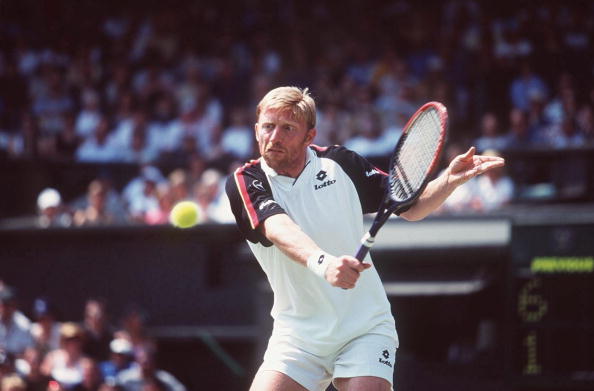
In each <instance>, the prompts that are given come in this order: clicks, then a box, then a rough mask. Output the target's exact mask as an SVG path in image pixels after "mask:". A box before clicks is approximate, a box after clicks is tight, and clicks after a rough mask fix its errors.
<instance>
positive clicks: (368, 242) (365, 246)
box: [355, 232, 375, 262]
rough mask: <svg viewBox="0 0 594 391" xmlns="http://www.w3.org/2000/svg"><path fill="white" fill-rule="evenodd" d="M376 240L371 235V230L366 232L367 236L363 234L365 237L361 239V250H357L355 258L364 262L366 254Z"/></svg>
mask: <svg viewBox="0 0 594 391" xmlns="http://www.w3.org/2000/svg"><path fill="white" fill-rule="evenodd" d="M374 242H375V237H374V236H371V234H369V232H368V233H366V234H365V236H363V239H362V240H361V246H359V250H358V251H357V254H356V255H355V258H357V259H358V260H359V261H360V262H363V260H364V259H365V256H367V253H368V252H369V249H370V248H371V246H373V243H374Z"/></svg>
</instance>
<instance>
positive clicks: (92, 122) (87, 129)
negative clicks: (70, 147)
mask: <svg viewBox="0 0 594 391" xmlns="http://www.w3.org/2000/svg"><path fill="white" fill-rule="evenodd" d="M82 102H83V109H82V110H81V111H80V113H79V114H78V116H77V117H76V124H75V128H76V134H78V135H79V136H82V137H85V138H88V137H90V136H92V134H93V132H94V131H95V129H96V128H97V125H99V122H100V121H101V117H102V116H101V112H100V111H99V97H98V96H97V93H96V92H94V91H85V92H84V93H83V94H82Z"/></svg>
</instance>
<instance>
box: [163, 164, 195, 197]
mask: <svg viewBox="0 0 594 391" xmlns="http://www.w3.org/2000/svg"><path fill="white" fill-rule="evenodd" d="M168 179H169V186H170V188H171V194H172V197H173V202H174V203H177V202H179V201H183V200H185V199H188V198H190V186H191V184H190V181H189V178H188V173H187V171H186V170H184V169H181V168H178V169H176V170H173V171H172V172H171V173H170V174H169V176H168Z"/></svg>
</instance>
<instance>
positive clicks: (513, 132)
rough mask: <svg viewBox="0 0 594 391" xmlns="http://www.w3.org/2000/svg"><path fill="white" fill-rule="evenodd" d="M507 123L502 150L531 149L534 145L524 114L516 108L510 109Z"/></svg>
mask: <svg viewBox="0 0 594 391" xmlns="http://www.w3.org/2000/svg"><path fill="white" fill-rule="evenodd" d="M509 123H510V128H509V131H508V132H507V133H506V134H505V135H504V140H505V141H504V149H522V148H531V147H532V146H533V145H534V144H533V139H532V134H531V130H530V127H529V126H528V118H527V117H526V113H525V112H523V111H522V110H520V109H517V108H513V109H511V111H510V113H509Z"/></svg>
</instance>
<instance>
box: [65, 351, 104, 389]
mask: <svg viewBox="0 0 594 391" xmlns="http://www.w3.org/2000/svg"><path fill="white" fill-rule="evenodd" d="M101 384H103V377H102V376H101V371H100V370H99V365H98V364H97V361H95V360H93V359H92V358H87V359H84V360H83V362H82V381H81V382H80V383H79V384H77V385H75V386H74V387H72V390H73V391H98V390H99V387H100V386H101Z"/></svg>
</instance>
